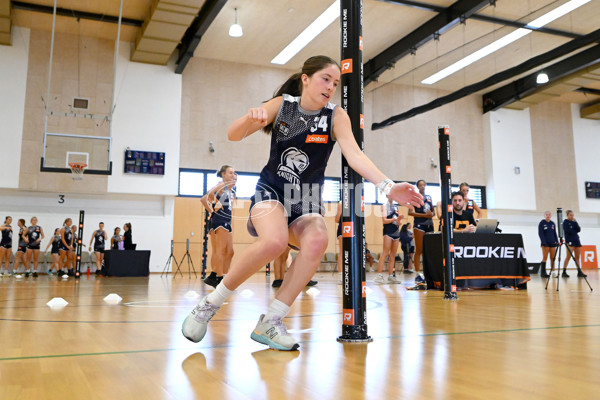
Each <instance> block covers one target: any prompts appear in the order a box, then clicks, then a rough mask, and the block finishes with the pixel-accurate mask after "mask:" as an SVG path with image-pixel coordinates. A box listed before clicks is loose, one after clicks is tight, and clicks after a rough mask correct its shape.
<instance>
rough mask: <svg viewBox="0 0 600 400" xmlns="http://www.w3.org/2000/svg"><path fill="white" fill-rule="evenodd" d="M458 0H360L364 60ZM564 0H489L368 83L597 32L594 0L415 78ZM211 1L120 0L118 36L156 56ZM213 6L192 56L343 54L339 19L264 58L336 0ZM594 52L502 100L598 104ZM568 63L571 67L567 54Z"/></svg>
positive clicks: (32, 17) (17, 13)
mask: <svg viewBox="0 0 600 400" xmlns="http://www.w3.org/2000/svg"><path fill="white" fill-rule="evenodd" d="M456 1H459V2H461V3H467V2H470V3H471V4H473V3H476V2H475V1H473V0H425V1H422V2H420V1H406V0H363V39H364V53H363V61H364V62H365V63H368V62H369V61H370V60H372V59H374V58H375V57H376V56H378V55H380V54H381V53H382V52H383V51H384V50H386V49H387V48H388V47H390V46H392V45H393V44H394V43H396V42H398V41H399V40H400V39H402V38H404V37H405V36H407V35H408V34H410V33H411V32H413V31H415V30H416V29H418V28H421V29H424V28H426V27H427V25H426V24H427V23H428V21H429V20H431V19H432V18H434V17H436V16H437V15H438V12H440V10H442V9H443V8H447V7H449V6H450V5H452V4H453V3H455V2H456ZM7 2H9V0H0V12H1V10H2V8H3V6H2V3H4V4H6V3H7ZM566 2H567V0H496V2H495V6H494V5H490V4H486V5H484V6H483V7H481V8H479V9H478V11H476V14H477V15H478V16H479V17H478V18H468V19H466V21H465V22H464V23H457V24H455V25H454V26H453V27H451V28H450V29H448V30H447V31H445V32H443V33H442V34H441V35H439V37H438V39H437V40H429V41H427V42H426V43H424V44H422V45H421V46H420V47H418V48H417V49H416V51H414V52H413V53H414V54H410V53H409V54H407V55H404V56H402V57H401V58H399V59H398V60H397V61H396V62H395V63H394V62H392V63H388V65H389V66H390V67H391V68H389V69H387V70H385V71H383V73H381V74H380V75H378V76H377V77H376V81H373V82H370V83H369V84H368V85H367V86H366V90H367V91H371V90H375V89H376V88H377V87H380V86H382V85H386V84H388V83H390V82H393V83H397V84H406V85H413V86H421V87H433V88H436V89H440V90H441V91H444V92H446V91H447V92H454V91H457V90H459V89H461V88H463V87H465V86H467V85H471V84H474V83H476V82H479V81H481V80H484V79H486V78H489V77H490V76H492V75H494V74H496V73H499V72H501V71H503V70H506V69H507V68H511V67H514V66H516V65H518V64H520V63H523V62H525V61H527V60H529V59H531V58H532V57H535V56H538V55H541V54H542V53H545V52H548V51H551V50H553V49H555V48H556V47H558V46H560V45H563V44H565V43H567V42H569V41H571V40H572V39H573V38H575V37H581V36H584V35H587V34H590V33H591V32H593V31H595V30H598V29H600V0H591V1H590V2H589V3H587V4H584V5H583V6H581V7H579V8H578V9H576V10H575V11H572V12H571V13H569V14H567V15H565V16H563V17H561V18H559V19H557V20H555V21H553V22H551V23H550V24H548V25H546V28H550V29H551V30H552V32H550V33H548V32H537V31H536V32H533V33H531V34H529V35H527V36H525V37H523V38H521V39H519V40H517V41H515V42H513V43H512V44H510V45H508V46H506V47H504V48H502V49H500V50H499V51H497V52H495V53H494V54H492V55H489V56H487V57H485V58H483V59H481V60H479V61H477V62H475V63H473V64H472V65H470V66H468V67H466V68H465V69H463V70H461V71H459V72H457V73H455V74H453V75H451V76H449V77H447V78H445V79H442V80H441V81H439V82H437V83H435V84H433V85H424V84H422V83H421V81H422V80H423V79H425V78H427V77H428V76H430V75H432V74H433V73H435V72H436V71H438V70H440V69H442V68H444V67H446V66H448V65H450V64H452V63H453V62H455V61H457V60H459V59H461V58H463V57H464V56H466V55H469V54H471V53H473V52H474V51H476V50H478V49H480V48H482V47H484V46H485V45H487V44H489V43H491V42H493V41H494V40H497V39H499V38H500V37H502V36H504V35H506V34H507V33H510V32H512V31H514V30H515V29H517V28H516V27H514V26H507V25H506V24H508V22H510V24H511V25H514V23H515V22H520V23H527V22H530V21H532V20H534V19H535V18H537V17H539V16H541V15H543V14H545V13H547V12H548V11H550V10H552V9H554V8H556V7H558V6H560V5H561V4H564V3H566ZM10 3H12V8H11V14H10V20H11V22H12V25H14V26H23V27H29V28H33V29H44V30H51V27H52V15H51V14H48V13H44V12H42V11H40V10H35V11H32V10H26V9H27V8H28V7H27V5H28V4H29V5H34V6H40V5H41V6H47V7H52V6H53V4H54V1H53V0H25V1H19V2H17V1H12V2H10ZM208 3H211V0H124V6H123V18H126V19H127V22H128V24H126V25H123V27H122V31H121V40H125V41H130V42H134V43H137V44H136V49H135V50H134V56H132V57H134V59H135V51H138V57H139V61H144V62H155V63H161V62H157V61H155V60H152V57H153V55H152V53H153V51H154V50H152V49H153V48H157V47H153V46H157V45H158V46H159V47H161V46H162V45H161V44H160V43H164V42H160V43H159V42H158V41H157V40H156V38H157V37H159V39H160V40H163V39H164V38H165V37H166V38H167V39H166V40H167V41H168V42H172V43H171V44H172V45H173V48H175V46H177V45H178V43H179V41H181V40H182V39H181V37H182V36H183V33H184V31H185V29H187V27H188V26H190V25H193V20H194V17H195V15H194V12H196V13H198V12H200V13H202V7H203V6H206V5H207V4H208ZM212 3H216V4H217V9H216V10H217V11H214V10H213V15H212V16H210V15H209V17H208V18H207V19H205V20H204V21H203V25H202V24H201V26H203V28H204V30H203V31H202V32H203V34H202V36H201V39H200V42H199V44H198V46H197V48H196V49H195V51H194V53H193V54H194V57H202V58H210V59H216V60H224V61H231V62H237V63H246V64H254V65H260V66H269V67H276V68H285V69H287V70H295V69H298V68H299V67H300V66H301V64H302V62H303V60H304V59H306V58H307V57H308V56H310V55H314V54H327V55H332V56H333V57H334V58H336V56H337V57H339V42H340V32H339V30H340V28H339V20H337V21H336V22H334V23H333V24H331V25H330V26H329V27H328V28H326V29H325V30H324V31H323V32H322V33H321V34H320V35H319V36H317V37H316V38H315V39H314V40H313V41H312V42H311V43H310V44H309V45H308V46H307V47H305V48H304V49H303V50H301V51H300V52H299V53H298V54H297V55H296V56H295V57H294V58H292V59H291V61H290V62H288V63H287V64H286V65H284V66H275V65H273V64H271V63H270V61H271V59H272V58H273V57H274V56H275V55H276V54H277V53H279V51H281V50H282V49H283V48H284V47H285V46H287V45H288V44H289V42H290V41H292V40H293V39H294V38H295V37H296V36H297V35H298V34H299V33H300V32H301V31H302V30H303V29H304V28H306V27H307V26H308V25H309V24H310V23H311V22H312V21H313V20H314V19H315V18H316V17H317V16H318V15H320V14H321V13H322V12H323V11H324V10H325V9H326V8H327V7H329V5H331V3H333V0H229V1H227V0H220V1H219V0H212ZM119 5H120V0H58V7H59V8H62V9H65V10H75V11H80V12H86V13H92V14H100V15H105V16H113V17H117V16H118V15H119ZM31 8H35V7H31ZM234 8H237V9H238V22H239V23H240V25H242V27H243V29H244V35H243V37H241V38H231V37H229V36H228V29H229V26H230V25H231V24H232V23H233V21H234ZM161 10H162V11H167V14H164V13H163V14H160V13H159V11H160V12H162V11H161ZM194 10H200V11H194ZM174 13H179V14H177V15H176V16H175V17H173V18H174V19H173V20H172V21H170V22H171V23H172V25H168V24H164V23H163V22H164V20H165V18H163V16H164V15H170V16H173V15H175V14H174ZM74 14H75V13H74ZM0 17H1V16H0ZM486 17H487V18H488V19H494V20H495V22H494V23H492V22H489V21H484V19H485V18H486ZM107 19H108V18H107ZM502 21H503V22H502ZM507 21H508V22H507ZM157 22H158V23H157ZM197 23H198V21H196V24H197ZM173 24H174V25H173ZM182 27H183V29H182ZM151 28H152V29H151ZM56 30H57V31H60V32H68V33H72V34H75V35H79V34H80V35H83V36H96V37H102V38H109V39H113V40H114V39H115V38H116V32H117V25H116V24H114V23H111V22H106V21H95V20H89V19H86V18H81V19H79V20H78V19H77V18H74V17H72V16H58V17H57V26H56ZM142 40H145V41H144V42H142ZM184 41H185V39H184ZM157 43H158V44H157ZM595 45H598V40H595V42H592V43H591V44H589V45H587V46H585V47H581V48H579V49H577V50H576V51H573V52H570V53H568V54H564V55H560V56H559V55H556V56H554V55H551V58H553V59H551V60H548V61H547V62H545V63H543V64H541V65H540V66H538V67H536V68H533V69H530V70H528V71H527V72H525V71H522V72H520V73H518V74H515V75H514V76H512V77H510V78H509V79H504V80H502V81H500V80H499V81H498V82H495V84H493V85H491V86H488V87H487V88H485V89H481V90H478V91H476V93H478V94H481V95H484V97H485V95H487V94H489V93H490V92H491V91H492V90H494V89H499V90H501V88H502V87H503V86H506V85H507V84H509V83H510V82H512V81H515V80H516V79H518V78H523V77H526V76H527V75H529V74H532V73H534V72H536V71H538V70H540V69H542V68H546V69H548V70H551V66H552V65H554V64H556V63H557V62H558V61H560V60H562V59H568V58H569V57H572V56H573V55H575V54H577V53H579V52H583V51H584V50H586V49H590V48H591V47H592V46H595ZM148 50H149V51H148ZM169 51H170V50H169V46H162V48H161V50H160V51H159V52H162V53H165V52H166V53H168V52H169ZM174 51H175V54H176V55H177V54H178V53H179V50H178V49H175V50H174ZM146 57H147V59H146ZM597 58H598V60H597V61H596V62H591V63H590V64H589V65H587V68H586V69H585V70H584V71H578V70H577V68H572V71H571V70H567V72H573V71H575V72H573V73H571V74H569V73H566V74H565V73H563V74H562V75H561V78H560V79H558V80H557V79H555V78H554V77H552V76H550V79H551V81H550V83H549V84H548V85H546V86H544V89H543V90H539V89H536V90H533V91H531V90H530V91H529V92H527V91H524V92H523V93H519V94H517V97H519V99H512V100H511V101H510V102H508V104H505V106H507V107H511V108H526V107H528V106H529V105H530V104H534V103H537V102H541V101H545V100H557V101H565V102H569V103H577V104H581V105H583V106H590V105H593V104H594V103H598V102H600V51H598V57H597ZM565 62H566V63H567V64H569V62H568V61H565ZM569 68H571V67H569ZM505 89H506V88H505ZM530 89H531V88H530ZM582 89H584V90H582ZM515 100H518V101H515ZM599 118H600V116H599Z"/></svg>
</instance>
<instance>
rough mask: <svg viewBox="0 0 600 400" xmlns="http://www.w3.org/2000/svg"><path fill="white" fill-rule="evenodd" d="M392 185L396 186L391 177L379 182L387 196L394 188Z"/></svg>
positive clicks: (379, 186) (380, 188)
mask: <svg viewBox="0 0 600 400" xmlns="http://www.w3.org/2000/svg"><path fill="white" fill-rule="evenodd" d="M392 186H394V181H393V180H391V179H388V178H386V179H385V180H383V181H381V182H379V183H378V184H377V187H378V188H379V190H381V191H382V192H383V194H385V195H386V196H387V195H389V194H390V191H391V190H392Z"/></svg>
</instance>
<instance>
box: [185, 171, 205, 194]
mask: <svg viewBox="0 0 600 400" xmlns="http://www.w3.org/2000/svg"><path fill="white" fill-rule="evenodd" d="M179 195H180V196H203V195H204V173H202V172H195V171H179Z"/></svg>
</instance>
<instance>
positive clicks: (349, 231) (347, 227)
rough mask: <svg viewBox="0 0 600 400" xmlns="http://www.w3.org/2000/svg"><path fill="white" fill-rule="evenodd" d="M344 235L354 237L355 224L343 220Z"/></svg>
mask: <svg viewBox="0 0 600 400" xmlns="http://www.w3.org/2000/svg"><path fill="white" fill-rule="evenodd" d="M342 237H354V224H353V223H352V221H350V222H342Z"/></svg>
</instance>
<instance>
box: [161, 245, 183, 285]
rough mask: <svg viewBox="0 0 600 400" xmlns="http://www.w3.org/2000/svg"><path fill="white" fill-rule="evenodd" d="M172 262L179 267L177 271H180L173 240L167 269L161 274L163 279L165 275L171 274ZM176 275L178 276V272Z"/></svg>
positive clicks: (166, 265)
mask: <svg viewBox="0 0 600 400" xmlns="http://www.w3.org/2000/svg"><path fill="white" fill-rule="evenodd" d="M171 261H172V262H173V264H175V265H176V266H177V271H179V263H178V262H177V259H176V258H175V256H174V255H173V240H171V254H170V255H169V258H168V259H167V263H166V264H165V269H163V272H162V273H161V274H160V276H161V277H162V276H163V275H166V274H168V273H169V272H170V270H171V269H172V264H171ZM179 273H180V274H181V271H179ZM175 274H177V272H175ZM173 276H175V275H173ZM181 277H182V278H183V274H181Z"/></svg>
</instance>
